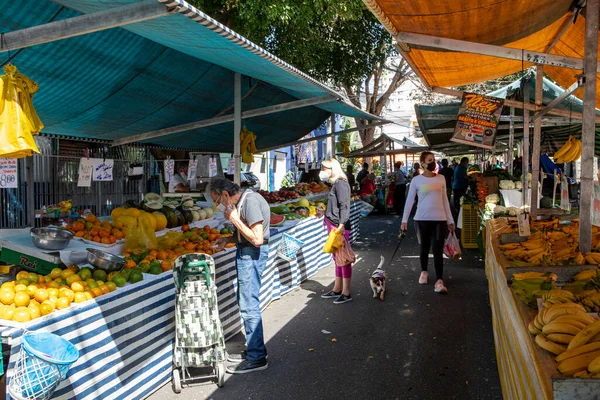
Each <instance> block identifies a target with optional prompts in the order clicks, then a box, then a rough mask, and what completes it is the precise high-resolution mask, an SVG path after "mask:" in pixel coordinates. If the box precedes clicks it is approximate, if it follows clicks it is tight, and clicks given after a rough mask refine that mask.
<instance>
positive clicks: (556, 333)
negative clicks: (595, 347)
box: [527, 303, 596, 372]
mask: <svg viewBox="0 0 600 400" xmlns="http://www.w3.org/2000/svg"><path fill="white" fill-rule="evenodd" d="M594 321H596V320H595V319H594V318H593V317H590V316H589V315H587V314H586V313H585V309H584V308H583V307H582V306H581V305H579V304H575V303H564V304H555V305H551V306H550V307H547V308H543V309H542V310H541V311H540V312H539V313H538V314H537V315H536V317H535V318H534V319H533V320H532V321H531V322H530V323H529V325H528V327H527V328H528V330H529V332H530V333H531V334H533V335H536V337H535V342H536V344H537V345H538V346H540V347H541V348H543V349H544V350H547V351H549V352H551V353H553V354H556V355H561V354H563V353H564V352H566V351H567V350H568V349H569V347H567V346H570V344H571V343H572V341H573V340H574V339H575V337H577V335H579V334H580V333H581V331H583V330H584V329H586V328H587V327H588V326H589V325H590V324H593V323H594ZM586 366H587V365H586ZM575 372H577V371H575Z"/></svg>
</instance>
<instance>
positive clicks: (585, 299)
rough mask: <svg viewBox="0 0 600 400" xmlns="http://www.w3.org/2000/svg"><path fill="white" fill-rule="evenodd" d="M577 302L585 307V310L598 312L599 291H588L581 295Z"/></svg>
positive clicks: (599, 305) (599, 308)
mask: <svg viewBox="0 0 600 400" xmlns="http://www.w3.org/2000/svg"><path fill="white" fill-rule="evenodd" d="M579 303H580V304H581V305H582V306H584V307H585V309H586V311H587V312H598V311H600V293H598V292H596V293H588V294H587V295H585V296H581V300H580V301H579Z"/></svg>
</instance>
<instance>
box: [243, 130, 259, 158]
mask: <svg viewBox="0 0 600 400" xmlns="http://www.w3.org/2000/svg"><path fill="white" fill-rule="evenodd" d="M255 140H256V135H255V134H254V133H253V132H251V131H249V130H248V129H247V128H246V127H245V126H244V128H243V129H242V130H241V131H240V142H241V145H240V151H241V153H242V162H244V163H246V164H252V163H253V162H254V155H253V154H254V153H256V151H257V150H256V145H255V144H254V141H255Z"/></svg>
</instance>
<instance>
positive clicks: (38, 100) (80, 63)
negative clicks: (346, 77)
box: [0, 0, 376, 152]
mask: <svg viewBox="0 0 600 400" xmlns="http://www.w3.org/2000/svg"><path fill="white" fill-rule="evenodd" d="M157 1H158V0H157ZM160 2H161V3H163V4H165V5H166V6H169V7H175V6H177V7H179V8H178V11H177V12H175V13H173V14H170V15H166V16H162V17H159V18H155V19H151V20H147V21H143V22H137V23H134V24H130V25H125V26H123V27H121V28H114V29H108V30H103V31H99V32H95V33H89V34H85V35H82V36H76V37H71V38H68V39H64V40H58V41H54V42H50V43H45V44H39V45H35V46H32V47H26V48H22V49H19V50H13V51H11V53H10V56H11V57H12V62H13V63H14V64H15V65H16V66H17V68H18V69H19V71H20V72H22V73H24V74H25V75H27V76H29V77H30V78H32V79H33V80H34V81H36V82H37V83H38V84H39V86H40V89H39V90H38V92H37V94H36V95H35V97H34V106H35V108H36V110H37V112H38V114H39V116H40V118H41V119H42V121H43V123H44V125H45V128H44V129H43V131H42V133H44V134H50V135H64V136H72V137H76V138H94V139H99V140H109V141H115V140H116V141H118V140H120V139H121V140H123V139H127V138H131V137H135V135H139V134H143V133H147V132H153V131H157V130H161V129H166V128H171V127H174V126H180V125H183V124H189V123H194V122H198V121H203V120H209V119H211V118H215V117H219V116H224V115H225V116H226V115H229V114H232V113H233V102H234V99H233V83H234V73H235V72H238V73H241V74H242V110H243V111H250V110H254V109H258V108H263V107H269V106H274V105H278V104H282V103H288V102H293V101H298V100H304V99H314V98H320V97H323V96H331V99H332V101H330V102H326V103H320V104H316V105H312V106H307V107H303V108H296V109H293V110H288V111H282V112H277V113H274V114H269V115H262V116H257V117H252V118H247V119H244V120H243V121H242V123H243V125H245V126H247V127H248V129H250V130H251V131H254V132H255V133H256V134H257V136H258V138H257V141H256V146H257V147H258V148H259V149H260V148H263V147H268V146H272V145H276V144H278V143H286V142H290V141H294V140H296V139H299V138H301V137H303V136H305V135H306V134H307V133H309V132H310V131H312V130H313V129H315V128H317V127H318V126H320V125H321V124H322V123H323V121H325V120H326V119H327V118H328V117H329V116H330V114H331V113H336V114H341V115H345V116H349V117H359V118H364V119H376V117H374V116H372V115H370V114H368V113H365V112H363V111H361V110H360V109H358V108H356V107H355V106H353V105H352V104H351V103H350V102H349V101H348V100H347V99H345V98H344V96H343V95H342V94H340V93H338V92H336V91H334V90H333V89H331V88H329V87H327V86H326V85H324V84H322V83H320V82H317V81H316V80H314V79H312V78H310V77H309V76H308V75H306V74H304V73H302V72H301V71H298V70H297V69H295V68H294V67H292V66H290V65H288V64H286V63H285V62H284V61H282V60H280V59H278V58H276V57H275V56H273V55H272V54H270V53H268V52H266V51H265V50H263V49H261V48H260V47H258V46H257V45H255V44H253V43H251V42H250V41H248V40H247V39H245V38H243V37H241V36H240V35H238V34H237V33H235V32H233V31H231V30H229V29H227V28H225V27H224V26H222V25H220V24H218V23H217V22H216V21H214V20H213V19H211V18H210V17H208V16H207V15H206V14H204V13H202V12H201V11H199V10H197V9H196V8H194V7H192V6H190V5H189V4H187V3H186V2H184V1H173V0H160ZM0 3H1V6H2V7H1V8H2V14H1V15H0V31H1V32H5V33H10V32H14V31H18V30H21V29H24V28H29V27H34V26H39V25H43V24H47V23H49V22H53V21H60V20H64V19H68V18H73V17H76V16H79V15H81V14H89V13H94V12H98V11H103V10H107V9H112V8H116V7H121V6H126V5H128V4H132V3H138V1H135V0H114V1H102V2H99V1H94V0H61V1H60V2H53V1H37V2H33V1H20V2H16V1H9V0H1V1H0ZM57 3H60V4H57ZM2 55H5V56H8V54H7V53H6V52H4V53H2V54H0V63H4V60H2ZM307 56H309V55H307ZM141 143H147V144H153V145H159V146H165V147H178V148H186V149H195V150H200V151H215V152H232V151H233V122H227V123H221V124H218V125H213V126H209V127H204V128H199V129H193V130H186V131H183V132H180V133H176V134H172V135H169V136H162V137H156V138H153V139H147V140H145V141H141Z"/></svg>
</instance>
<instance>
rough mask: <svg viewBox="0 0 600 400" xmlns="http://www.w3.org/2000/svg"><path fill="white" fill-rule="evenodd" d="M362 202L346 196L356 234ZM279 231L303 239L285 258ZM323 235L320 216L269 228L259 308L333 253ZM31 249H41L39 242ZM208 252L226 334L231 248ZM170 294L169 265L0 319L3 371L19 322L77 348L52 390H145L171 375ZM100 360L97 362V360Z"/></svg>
mask: <svg viewBox="0 0 600 400" xmlns="http://www.w3.org/2000/svg"><path fill="white" fill-rule="evenodd" d="M361 210H362V202H360V201H355V202H352V204H351V221H352V225H353V226H354V227H355V229H354V230H353V236H352V238H356V237H357V236H358V226H359V224H358V219H359V218H360V211H361ZM204 223H206V222H204ZM284 232H285V233H287V234H290V235H292V236H294V237H295V238H297V239H300V240H301V241H303V242H304V245H303V246H302V248H301V249H300V250H299V252H298V254H297V256H296V258H295V259H294V260H293V261H291V262H290V261H287V260H285V259H282V258H280V257H278V256H277V249H278V247H279V243H280V241H281V240H282V236H283V233H284ZM326 237H327V234H326V230H325V229H324V227H323V218H322V217H321V218H316V217H310V218H307V219H304V220H295V221H289V222H288V223H286V224H285V225H284V226H282V227H280V228H276V229H275V231H274V235H273V236H272V237H271V240H270V245H269V249H270V250H269V261H268V267H267V270H266V271H265V273H264V275H263V283H262V287H261V294H260V298H261V308H262V309H264V308H266V307H267V306H268V305H269V304H270V303H271V301H273V300H276V299H278V298H280V297H281V296H283V295H284V294H285V293H287V292H289V291H291V290H293V289H294V288H296V287H298V285H300V283H301V282H303V281H305V280H306V279H308V278H310V277H311V276H313V275H314V274H316V273H317V271H318V270H319V269H321V268H324V267H326V266H328V265H329V264H330V262H331V255H330V254H326V253H323V251H322V248H323V244H324V243H325V240H326ZM23 247H25V246H23ZM29 251H30V252H31V253H34V254H35V255H36V256H38V257H43V256H42V254H40V253H41V252H40V251H39V250H38V251H37V252H36V251H35V250H33V249H31V248H29ZM214 259H215V262H216V266H217V275H216V277H217V285H218V298H219V312H220V318H221V322H222V324H223V328H224V331H225V335H226V337H227V338H230V337H232V336H234V335H235V334H237V333H238V332H239V331H240V329H241V320H240V316H239V311H238V306H237V301H236V294H235V290H236V272H235V271H236V270H235V249H228V250H226V251H224V252H223V253H220V254H216V255H215V256H214ZM174 299H175V293H174V286H173V276H172V273H171V272H170V271H167V272H164V273H162V274H160V275H150V274H144V280H143V281H142V282H138V283H136V284H128V285H126V286H125V287H123V288H120V289H118V290H116V291H114V292H111V293H109V294H107V295H104V296H102V297H99V298H97V299H93V300H91V301H88V302H84V303H81V304H73V305H72V306H71V307H69V308H67V309H64V310H57V311H55V312H53V313H51V314H49V315H47V316H43V317H41V318H38V319H35V320H33V321H31V322H29V323H26V324H18V323H11V322H6V321H2V322H0V334H1V335H2V340H3V342H4V343H8V344H10V345H11V346H12V350H11V363H10V364H9V372H8V375H9V377H10V374H11V371H12V367H13V366H14V356H16V354H18V352H19V350H20V340H19V339H20V337H21V335H22V334H23V330H24V329H27V330H31V331H35V330H40V329H42V330H45V331H48V332H53V333H56V334H59V335H61V336H62V337H64V338H66V339H68V340H69V341H71V342H72V343H73V344H75V345H76V346H77V348H78V349H79V351H80V353H81V357H80V359H79V361H78V362H77V363H76V364H74V365H73V366H72V367H71V370H70V373H69V378H68V379H67V380H66V381H64V382H63V383H62V384H61V386H60V387H59V388H58V390H57V392H56V394H55V396H64V397H69V398H72V397H75V398H79V399H97V398H100V397H106V396H109V395H110V396H115V397H116V398H144V397H146V396H147V395H149V394H150V393H152V392H153V391H154V390H156V389H157V388H158V387H160V386H162V385H163V384H165V383H167V382H169V381H170V379H171V362H172V346H173V332H174V325H173V323H174V316H173V312H174ZM99 363H102V364H103V368H98V365H99Z"/></svg>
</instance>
